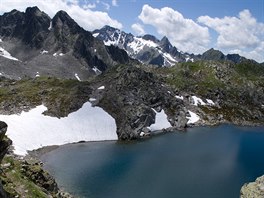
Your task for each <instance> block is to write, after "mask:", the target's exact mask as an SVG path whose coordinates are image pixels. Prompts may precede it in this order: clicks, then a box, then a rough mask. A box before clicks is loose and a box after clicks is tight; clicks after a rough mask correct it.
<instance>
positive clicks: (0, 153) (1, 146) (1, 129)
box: [0, 121, 11, 198]
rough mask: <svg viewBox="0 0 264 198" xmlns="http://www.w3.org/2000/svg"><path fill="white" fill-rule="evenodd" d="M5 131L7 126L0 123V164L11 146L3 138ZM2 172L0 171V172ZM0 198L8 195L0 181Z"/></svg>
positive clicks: (8, 141) (5, 197)
mask: <svg viewBox="0 0 264 198" xmlns="http://www.w3.org/2000/svg"><path fill="white" fill-rule="evenodd" d="M6 130H7V124H6V123H5V122H2V121H0V163H1V162H2V159H3V157H4V156H5V154H6V153H7V150H8V148H9V146H10V144H11V141H10V140H9V139H7V138H6V137H5V133H6ZM1 171H2V170H1ZM0 197H2V198H7V197H9V196H8V194H7V193H6V192H5V190H4V189H3V186H2V181H1V180H0Z"/></svg>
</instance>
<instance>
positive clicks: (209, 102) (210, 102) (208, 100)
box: [206, 99, 215, 105]
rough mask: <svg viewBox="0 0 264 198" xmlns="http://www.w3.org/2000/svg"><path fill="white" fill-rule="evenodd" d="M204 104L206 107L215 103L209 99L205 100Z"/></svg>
mask: <svg viewBox="0 0 264 198" xmlns="http://www.w3.org/2000/svg"><path fill="white" fill-rule="evenodd" d="M206 102H207V104H208V105H215V103H214V102H213V101H212V100H210V99H206Z"/></svg>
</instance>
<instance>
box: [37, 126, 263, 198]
mask: <svg viewBox="0 0 264 198" xmlns="http://www.w3.org/2000/svg"><path fill="white" fill-rule="evenodd" d="M219 126H220V127H224V128H225V127H227V128H228V127H232V128H240V127H242V128H244V126H237V125H229V124H225V125H222V124H221V125H217V126H215V125H214V126H202V128H201V129H206V130H209V129H214V128H215V129H216V130H217V128H218V127H219ZM245 127H246V128H248V127H249V129H254V127H253V126H245ZM261 127H263V126H261ZM196 128H199V127H192V128H187V134H188V133H189V131H190V135H192V134H194V133H196V132H194V131H193V130H196ZM259 131H260V132H261V130H259ZM185 133H186V132H185V131H184V132H182V131H177V133H176V134H185ZM234 133H236V132H234ZM243 133H244V132H243ZM245 133H250V132H245ZM164 134H173V132H168V131H166V132H165V131H160V132H159V133H156V134H155V135H152V136H150V138H149V137H144V138H141V139H139V140H135V141H128V142H127V141H114V142H115V143H117V145H120V144H119V143H121V146H125V147H127V145H130V146H131V143H132V147H134V146H133V144H134V143H135V144H139V145H140V144H141V142H142V141H143V144H148V142H151V141H152V140H154V141H159V139H160V137H161V139H163V138H164V136H163V135H164ZM239 134H240V133H238V134H237V135H238V136H239ZM197 135H199V134H197ZM156 136H157V138H151V137H156ZM170 136H171V135H170ZM181 136H182V135H181ZM187 136H189V135H187ZM165 137H166V136H165ZM155 139H156V140H155ZM145 140H150V141H147V142H145ZM104 142H108V143H107V144H112V143H111V142H113V141H104ZM89 143H92V144H89ZM115 143H114V144H115ZM93 144H95V145H102V142H83V141H81V142H78V143H71V144H66V145H62V146H53V147H47V148H42V149H40V150H41V152H39V151H38V152H35V153H34V155H35V156H36V157H38V158H41V156H43V155H46V154H47V155H50V152H51V151H54V152H55V153H59V152H60V151H59V150H64V149H65V148H66V149H71V148H74V147H76V146H77V147H83V146H84V147H85V146H88V145H90V146H88V147H89V148H90V147H91V148H92V147H93ZM75 145H76V146H75ZM135 147H138V146H135ZM36 153H37V154H36ZM52 155H53V154H52ZM44 163H45V162H44ZM45 164H46V163H45ZM53 176H55V175H53ZM259 176H260V175H258V176H257V177H259ZM250 180H252V179H250ZM248 182H250V181H247V182H245V183H248ZM243 184H244V183H243ZM243 184H241V185H240V188H241V187H242V186H243ZM63 189H65V187H64V188H63ZM66 191H67V189H66ZM237 194H239V192H238V193H237Z"/></svg>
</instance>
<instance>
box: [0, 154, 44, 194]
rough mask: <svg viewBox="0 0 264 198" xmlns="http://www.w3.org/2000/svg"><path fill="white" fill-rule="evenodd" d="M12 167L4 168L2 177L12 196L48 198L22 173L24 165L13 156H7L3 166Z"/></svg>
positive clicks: (5, 187) (6, 188)
mask: <svg viewBox="0 0 264 198" xmlns="http://www.w3.org/2000/svg"><path fill="white" fill-rule="evenodd" d="M8 163H10V166H9V167H7V168H4V170H3V173H2V174H1V175H0V177H1V179H2V181H3V182H4V189H5V190H6V191H7V192H8V193H9V194H10V195H11V196H12V197H15V196H16V195H23V197H28V198H35V197H38V198H47V197H48V195H47V194H45V193H44V192H43V189H41V188H40V187H38V186H37V185H35V184H34V183H33V182H32V181H30V180H29V179H28V178H27V177H25V175H23V174H22V173H21V170H22V164H21V162H20V161H18V160H16V159H14V158H13V156H5V157H4V159H3V161H2V164H8ZM19 197H20V196H19Z"/></svg>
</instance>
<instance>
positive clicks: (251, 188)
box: [240, 176, 264, 198]
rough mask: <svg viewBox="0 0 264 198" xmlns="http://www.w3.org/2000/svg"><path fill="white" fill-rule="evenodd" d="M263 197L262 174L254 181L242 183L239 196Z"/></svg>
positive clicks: (244, 197)
mask: <svg viewBox="0 0 264 198" xmlns="http://www.w3.org/2000/svg"><path fill="white" fill-rule="evenodd" d="M263 197H264V176H261V177H259V178H257V179H256V181H255V182H250V183H247V184H244V185H243V187H242V188H241V191H240V198H263Z"/></svg>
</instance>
